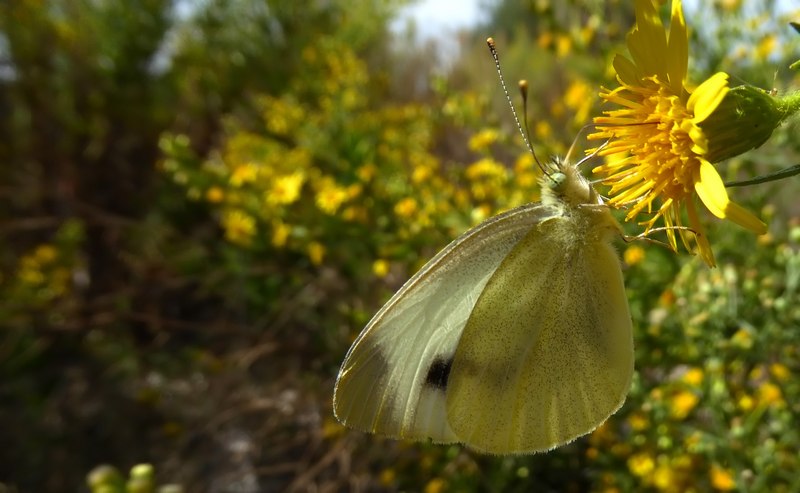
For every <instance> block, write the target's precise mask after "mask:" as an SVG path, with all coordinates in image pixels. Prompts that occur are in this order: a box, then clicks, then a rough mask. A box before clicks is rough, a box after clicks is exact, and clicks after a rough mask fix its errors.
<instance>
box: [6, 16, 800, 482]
mask: <svg viewBox="0 0 800 493" xmlns="http://www.w3.org/2000/svg"><path fill="white" fill-rule="evenodd" d="M701 3H702V2H701ZM401 5H402V2H400V1H395V2H393V1H389V0H383V1H367V0H360V1H357V2H345V1H331V2H322V3H320V2H317V3H312V4H310V5H306V4H304V5H300V3H298V2H288V1H279V0H274V1H267V0H209V1H204V2H182V1H169V0H142V1H140V2H135V4H131V3H125V2H107V1H94V0H75V1H71V2H58V1H46V0H24V1H18V2H5V3H0V57H2V65H0V108H1V109H2V110H3V111H0V130H1V131H2V132H3V134H4V135H5V136H6V138H5V139H3V141H2V142H0V172H2V173H3V176H4V180H3V182H2V185H0V203H2V207H0V230H1V231H2V236H0V327H2V330H0V402H1V403H2V404H0V423H2V427H0V443H3V444H4V445H5V446H4V447H3V449H2V451H0V478H2V480H3V481H5V482H6V484H8V485H9V486H8V487H6V486H4V485H3V484H0V490H4V489H12V490H13V488H15V487H17V488H19V489H20V490H21V491H42V492H49V491H53V492H55V491H64V490H65V489H68V490H73V491H74V490H77V489H79V488H80V486H79V485H81V484H83V478H84V476H85V474H86V471H89V470H91V469H92V468H93V467H94V466H96V465H97V464H101V463H113V464H119V465H128V466H131V465H134V464H138V463H139V462H140V461H141V460H142V458H145V457H146V458H147V460H148V461H149V462H152V463H153V464H155V465H156V467H157V468H158V470H159V472H160V474H161V475H162V476H163V477H164V478H169V480H170V481H174V482H176V483H180V484H183V485H185V488H186V489H187V491H213V492H223V491H234V490H236V491H278V490H281V491H282V490H295V491H304V490H312V489H327V490H359V489H360V490H370V491H384V490H385V491H395V490H411V491H414V490H424V491H427V492H430V493H435V492H439V491H530V490H532V489H533V490H536V489H545V488H547V489H551V490H559V491H561V490H566V491H585V490H597V491H639V490H643V489H644V490H652V491H692V490H693V491H708V490H711V489H716V490H719V491H731V490H739V491H797V490H798V489H800V484H799V483H798V479H797V478H798V474H797V471H798V470H800V464H798V456H797V450H798V447H800V435H798V431H797V428H796V423H798V422H800V407H798V404H797V403H798V402H800V385H799V384H798V382H800V380H798V376H799V375H800V363H798V361H800V358H798V351H800V344H798V342H797V341H798V330H800V312H798V308H797V306H799V305H798V303H797V299H798V293H797V291H798V284H799V283H800V219H799V218H800V210H798V209H797V203H796V199H795V197H796V193H797V192H796V185H795V181H794V179H792V180H789V181H785V182H779V183H772V184H767V185H760V186H758V187H751V188H749V189H736V192H735V194H736V196H737V201H738V200H739V199H740V198H741V201H743V202H748V203H749V204H750V205H751V206H752V207H753V208H754V210H758V208H759V207H762V208H763V214H764V216H765V217H766V218H768V220H769V222H770V234H769V235H767V236H764V237H760V238H755V237H753V236H752V235H750V234H749V233H747V232H744V231H740V230H738V229H736V227H735V226H733V225H726V224H720V225H716V224H715V225H714V227H712V229H711V231H710V232H709V233H710V238H711V239H712V241H713V246H714V249H715V252H716V253H717V257H718V263H719V268H717V269H714V270H708V269H707V268H706V267H705V266H704V265H703V264H702V262H700V261H698V260H697V259H694V258H690V257H685V256H683V257H678V256H676V255H674V254H672V253H671V252H668V251H666V250H665V249H663V248H661V247H659V246H656V245H650V244H647V243H644V242H634V243H630V244H626V245H625V246H624V249H623V251H622V257H623V259H624V261H625V264H626V271H625V278H626V284H627V289H628V293H629V299H630V304H631V311H632V314H633V318H634V326H635V327H636V333H635V342H636V367H637V376H636V378H635V382H634V385H633V388H632V390H631V394H630V397H629V399H628V401H627V402H626V404H625V406H623V408H622V409H621V410H620V412H618V413H617V414H616V415H615V416H613V417H612V418H611V419H610V420H609V421H608V422H607V423H606V424H605V425H603V426H602V427H601V428H600V429H599V430H597V431H596V432H595V433H593V434H592V435H590V436H589V437H587V438H585V439H581V440H578V441H577V442H575V443H573V444H570V445H568V446H565V447H562V448H560V449H558V450H555V451H553V452H550V453H548V454H542V455H537V456H532V457H510V458H498V457H486V456H480V455H477V454H473V453H471V452H469V451H465V450H463V449H462V448H461V447H457V446H451V447H445V446H433V445H426V444H409V443H404V442H395V441H390V440H382V439H378V438H375V437H371V436H364V435H362V434H359V433H354V432H348V431H346V430H344V429H343V428H342V427H341V426H340V425H338V424H337V423H336V422H335V420H334V419H333V417H332V415H331V409H330V397H331V390H332V383H333V379H334V377H335V374H336V370H337V367H338V364H339V363H340V362H341V359H342V357H343V355H344V353H345V351H346V349H347V347H348V346H349V344H350V342H351V341H352V338H353V337H354V336H355V335H356V334H357V332H358V331H359V330H360V328H361V327H363V325H364V324H365V323H366V321H367V320H368V319H369V318H370V316H371V315H372V314H373V313H374V312H375V311H376V310H377V309H378V308H379V307H380V305H381V303H382V302H383V301H385V300H386V299H387V298H388V296H389V295H390V294H391V292H392V291H393V290H394V289H396V288H397V287H399V286H400V284H402V282H403V281H404V280H405V279H407V278H408V276H410V275H411V274H412V273H413V272H414V271H415V270H416V269H418V268H419V267H420V266H421V265H422V264H423V263H424V262H425V261H426V260H427V259H428V258H430V256H432V255H433V254H434V253H435V252H436V251H437V249H439V248H441V247H442V246H444V245H445V244H446V243H447V242H448V241H449V240H450V239H451V238H453V237H454V236H456V235H457V234H459V233H460V232H461V231H463V230H464V229H466V228H467V227H469V226H471V225H474V224H476V223H478V222H479V221H481V220H482V219H485V218H486V217H488V216H490V215H492V214H494V213H496V212H498V211H501V210H505V209H508V208H510V207H513V206H515V205H518V204H521V203H525V202H530V201H535V200H537V197H538V185H537V172H538V171H537V168H536V166H535V163H533V160H532V158H531V156H530V155H529V154H527V153H526V152H524V150H523V147H522V145H521V143H520V140H519V138H518V137H517V135H516V128H515V127H514V125H513V121H512V120H511V118H510V115H509V111H508V109H507V107H506V105H505V102H504V98H503V96H502V94H501V91H500V90H499V89H498V87H497V83H496V75H495V73H494V65H493V62H492V60H491V58H490V57H489V55H488V53H487V52H486V47H485V43H484V40H485V38H486V36H487V35H493V36H495V38H496V39H497V40H498V45H499V47H500V52H501V57H502V60H503V64H504V69H505V72H506V78H507V80H508V81H514V80H516V79H517V78H527V79H529V80H530V84H531V88H530V95H531V104H530V108H529V112H530V115H533V118H532V119H531V124H532V127H531V133H532V139H533V141H534V144H535V145H536V148H537V151H538V152H539V153H540V154H542V155H547V154H548V153H564V152H566V150H567V149H568V147H569V145H570V143H571V142H572V140H573V138H574V137H575V135H577V134H579V132H580V130H581V128H582V127H583V126H584V125H585V124H586V123H587V122H588V121H589V119H590V118H591V117H592V116H594V115H596V114H597V113H598V111H599V109H600V108H599V107H598V104H597V103H598V98H597V96H596V94H597V90H598V88H599V86H600V85H606V86H608V85H610V84H611V83H612V82H613V79H612V77H613V75H612V74H611V73H610V72H609V65H610V61H611V60H612V59H613V56H614V53H615V52H616V50H619V49H620V48H619V47H620V46H621V44H622V41H623V36H624V33H625V32H627V30H628V29H629V28H630V26H631V25H632V22H633V21H632V8H630V7H628V6H627V5H626V4H625V5H623V2H561V3H558V2H547V1H532V2H498V3H497V5H496V6H494V7H493V8H492V10H490V11H489V12H488V15H487V18H486V19H485V22H484V23H483V25H484V27H481V28H479V29H476V30H475V31H474V32H472V33H466V34H465V35H464V36H463V40H465V42H464V43H463V44H462V47H461V49H462V51H461V53H460V56H459V57H458V58H457V59H455V60H448V65H447V70H441V68H440V67H439V66H437V63H440V60H443V59H445V58H446V57H445V56H444V55H441V54H439V55H437V54H435V53H434V52H431V47H424V48H419V47H416V46H415V45H413V43H410V42H408V41H409V40H406V43H404V44H397V43H393V42H392V37H391V36H390V34H389V32H388V23H389V22H390V21H391V20H392V19H393V18H394V15H395V14H396V12H397V9H398V8H399V7H400V6H401ZM753 5H755V4H752V3H747V4H746V5H745V2H735V1H725V2H723V1H715V2H706V3H702V5H700V6H699V7H697V8H698V9H701V10H698V11H697V12H696V14H695V15H693V16H687V19H688V22H689V25H690V28H692V33H693V45H692V56H693V57H694V59H695V60H694V61H693V63H692V66H693V67H694V68H695V69H696V70H700V71H702V72H711V71H713V70H728V71H729V72H731V73H732V74H733V75H735V76H736V77H739V78H741V79H742V80H744V81H748V82H751V83H755V84H758V85H761V86H762V87H765V88H767V89H771V88H773V87H774V88H776V89H777V90H778V91H788V90H793V89H796V88H797V87H799V86H800V80H798V75H797V72H794V73H792V72H790V71H789V70H788V69H787V68H786V67H788V65H789V64H790V63H792V62H793V61H795V60H797V58H798V51H800V50H798V46H799V45H798V41H799V40H800V37H798V36H797V34H796V33H795V32H794V31H793V30H792V29H791V28H790V27H789V26H788V21H789V20H792V19H793V20H797V18H798V17H800V12H793V13H792V15H786V16H784V17H779V16H777V15H775V14H774V12H775V4H774V3H769V2H764V3H761V4H759V5H758V6H756V7H753ZM706 12H713V16H712V17H709V16H708V15H707V14H706ZM665 13H666V11H665ZM700 18H704V19H705V18H713V19H717V20H718V21H717V22H709V23H703V24H702V25H700V24H698V23H696V22H695V21H694V20H693V19H700ZM752 46H756V47H757V49H756V50H748V49H742V48H741V47H745V48H747V47H752ZM437 69H438V70H437ZM696 80H701V79H700V78H698V79H696ZM510 90H511V91H512V92H514V90H513V88H511V89H510ZM796 128H797V127H796V125H792V124H789V125H787V126H785V127H784V128H783V129H781V131H779V132H776V133H775V134H774V135H773V138H772V139H771V141H770V143H768V144H767V145H765V146H764V147H763V148H761V149H758V150H757V151H755V152H752V153H749V154H747V155H745V156H742V157H740V158H737V159H736V160H732V161H729V162H727V163H722V165H721V169H722V173H723V175H725V177H726V178H727V179H735V178H741V177H750V176H753V175H754V174H757V173H760V172H766V171H769V170H772V169H777V168H781V167H784V166H786V165H789V164H794V163H796V162H797V156H798V154H800V148H799V147H800V143H798V141H797V140H796V139H794V138H793V136H794V135H796ZM578 142H579V144H580V143H581V140H580V139H579V140H578ZM577 154H578V151H574V154H573V155H572V158H573V159H575V158H576V157H577ZM627 226H628V227H629V228H630V232H631V233H633V234H635V233H636V232H637V231H636V227H635V225H627ZM142 467H143V466H136V467H134V469H133V470H132V472H131V477H130V478H129V479H123V477H122V476H121V475H120V474H119V473H118V472H116V470H114V469H113V468H109V467H108V466H103V467H102V468H101V469H99V470H100V471H101V472H102V471H105V472H106V473H108V474H107V475H105V476H102V475H100V476H102V477H103V478H105V479H103V481H105V480H106V479H108V481H109V482H108V484H106V483H103V484H104V485H105V486H103V485H100V483H99V482H103V481H100V479H98V481H99V482H98V483H92V479H91V477H94V478H95V479H97V478H98V477H99V476H98V474H99V473H97V471H98V470H94V472H93V473H92V475H90V479H89V481H90V484H91V485H92V488H93V489H92V491H147V490H136V489H131V488H132V487H134V486H136V485H133V486H132V485H131V484H130V482H131V481H133V482H134V483H136V482H137V480H136V477H135V476H136V475H137V474H139V473H142V474H144V473H147V474H145V476H147V478H150V479H147V481H145V482H147V484H148V486H147V487H148V488H151V489H152V488H154V484H153V483H151V481H152V468H150V469H147V471H145V470H144V469H142ZM137 468H138V469H137ZM137 471H138V472H137ZM148 471H149V472H148ZM43 472H45V473H46V474H42V473H43ZM95 473H97V474H95ZM112 473H113V474H112ZM142 477H144V476H142ZM109 478H111V479H109ZM101 479H102V478H101ZM126 484H127V486H126ZM106 486H107V487H106ZM98 488H100V489H98ZM102 488H106V489H105V490H103V489H102ZM109 488H110V489H109ZM125 488H127V490H126V489H125Z"/></svg>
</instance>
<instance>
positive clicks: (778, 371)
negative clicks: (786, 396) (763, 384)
mask: <svg viewBox="0 0 800 493" xmlns="http://www.w3.org/2000/svg"><path fill="white" fill-rule="evenodd" d="M769 372H770V373H772V376H773V377H775V379H776V380H778V381H779V382H785V381H786V380H788V379H789V377H791V376H792V372H791V370H789V368H787V367H786V365H784V364H783V363H773V364H771V365H770V367H769Z"/></svg>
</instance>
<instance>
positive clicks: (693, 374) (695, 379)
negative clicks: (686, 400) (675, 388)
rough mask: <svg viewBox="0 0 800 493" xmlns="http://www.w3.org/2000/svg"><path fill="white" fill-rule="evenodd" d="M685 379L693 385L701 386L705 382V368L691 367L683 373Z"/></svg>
mask: <svg viewBox="0 0 800 493" xmlns="http://www.w3.org/2000/svg"><path fill="white" fill-rule="evenodd" d="M682 379H683V381H684V382H686V383H687V384H689V385H691V386H692V387H699V386H700V384H701V383H703V370H701V369H700V368H690V369H689V370H687V371H686V373H684V374H683V377H682Z"/></svg>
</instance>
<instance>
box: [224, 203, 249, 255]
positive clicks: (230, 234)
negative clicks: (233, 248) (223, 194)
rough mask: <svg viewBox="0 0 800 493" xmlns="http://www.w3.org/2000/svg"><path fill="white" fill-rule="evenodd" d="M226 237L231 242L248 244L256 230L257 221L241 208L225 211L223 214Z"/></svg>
mask: <svg viewBox="0 0 800 493" xmlns="http://www.w3.org/2000/svg"><path fill="white" fill-rule="evenodd" d="M222 226H223V228H224V229H225V238H227V239H228V241H230V242H231V243H236V244H239V245H244V246H247V245H249V244H250V242H251V241H252V239H253V235H254V234H255V232H256V221H255V219H253V217H252V216H250V215H248V214H246V213H245V212H243V211H240V210H234V211H230V212H227V213H225V215H223V216H222Z"/></svg>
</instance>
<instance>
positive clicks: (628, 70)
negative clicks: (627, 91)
mask: <svg viewBox="0 0 800 493" xmlns="http://www.w3.org/2000/svg"><path fill="white" fill-rule="evenodd" d="M613 65H614V70H615V71H616V72H617V76H618V77H619V79H620V80H621V81H622V83H623V84H627V85H629V86H637V85H639V80H640V76H639V70H638V69H637V68H636V64H634V63H633V62H632V61H630V60H628V58H626V57H624V56H622V55H615V56H614V62H613Z"/></svg>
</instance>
